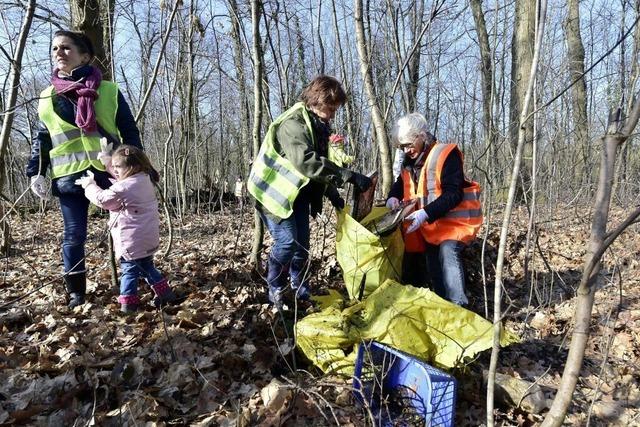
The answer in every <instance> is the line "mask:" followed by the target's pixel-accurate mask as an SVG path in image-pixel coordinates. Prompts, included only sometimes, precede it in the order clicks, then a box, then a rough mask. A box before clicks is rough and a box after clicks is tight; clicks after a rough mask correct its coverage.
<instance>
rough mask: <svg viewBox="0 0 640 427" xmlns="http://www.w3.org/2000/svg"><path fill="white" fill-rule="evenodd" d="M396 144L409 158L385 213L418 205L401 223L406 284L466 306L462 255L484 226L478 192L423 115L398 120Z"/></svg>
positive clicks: (455, 152) (452, 148)
mask: <svg viewBox="0 0 640 427" xmlns="http://www.w3.org/2000/svg"><path fill="white" fill-rule="evenodd" d="M393 139H394V142H395V143H396V145H397V146H398V147H399V148H401V149H402V150H403V151H404V154H405V156H404V157H405V158H404V161H403V163H402V170H401V172H400V175H399V176H398V178H397V180H396V181H395V183H394V184H393V186H392V187H391V191H390V192H389V196H388V198H387V207H388V208H390V209H394V208H396V207H398V206H400V204H401V201H403V202H407V201H409V200H414V199H417V200H418V203H417V205H416V206H417V208H416V211H414V212H413V213H412V214H410V215H409V216H407V218H406V219H405V222H404V223H403V236H404V241H405V256H404V261H403V281H404V282H405V283H410V284H413V285H416V286H424V285H426V284H427V281H430V282H431V283H430V284H431V286H432V288H433V289H434V291H435V292H436V293H437V294H438V295H440V296H441V297H443V298H446V299H448V300H449V301H451V302H453V303H455V304H458V305H461V306H466V305H467V304H468V302H469V301H468V299H467V296H466V295H465V290H464V270H463V266H462V258H461V253H462V250H463V249H464V247H465V246H466V245H467V244H468V243H469V242H471V241H472V240H473V239H474V238H475V236H476V234H477V233H478V230H479V229H480V226H481V225H482V209H481V204H480V186H479V185H478V183H477V182H474V181H470V180H468V179H466V178H465V176H464V167H463V157H462V153H461V152H460V149H459V148H458V146H457V145H456V144H444V143H440V142H438V141H437V140H436V138H435V136H434V135H433V134H431V133H430V132H429V130H428V127H427V121H426V119H425V118H424V116H423V115H422V114H420V113H411V114H408V115H406V116H404V117H402V118H400V119H399V120H398V122H397V123H396V125H395V126H394V128H393ZM425 258H426V259H425ZM429 279H430V280H429Z"/></svg>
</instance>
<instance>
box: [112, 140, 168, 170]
mask: <svg viewBox="0 0 640 427" xmlns="http://www.w3.org/2000/svg"><path fill="white" fill-rule="evenodd" d="M116 157H117V158H118V159H120V160H122V165H123V166H124V167H126V168H128V169H127V172H126V173H125V176H124V177H123V178H128V177H130V176H131V175H135V174H137V173H138V172H145V173H147V174H149V176H153V174H154V173H157V172H155V169H153V166H151V161H150V160H149V158H148V157H147V155H146V154H145V153H144V151H142V150H141V149H139V148H137V147H134V146H133V145H126V144H123V145H121V146H119V147H118V148H117V149H116V151H115V152H114V153H113V156H112V159H115V158H116Z"/></svg>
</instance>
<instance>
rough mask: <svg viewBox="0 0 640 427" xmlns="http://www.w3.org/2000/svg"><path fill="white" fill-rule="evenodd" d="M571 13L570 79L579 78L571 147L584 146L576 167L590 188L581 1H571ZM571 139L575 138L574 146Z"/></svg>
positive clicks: (573, 96) (568, 30)
mask: <svg viewBox="0 0 640 427" xmlns="http://www.w3.org/2000/svg"><path fill="white" fill-rule="evenodd" d="M567 8H568V14H567V19H566V21H565V32H566V35H567V55H568V58H567V59H568V61H569V80H570V81H572V82H573V81H575V80H577V79H579V80H578V81H577V82H576V83H575V84H574V85H573V87H572V88H571V106H572V115H573V127H574V132H573V136H574V138H570V140H569V141H568V143H569V144H571V145H574V146H575V145H578V146H580V147H582V168H575V174H576V178H577V179H579V180H582V182H583V184H582V186H583V187H585V188H588V187H589V183H590V182H591V179H590V176H591V171H590V168H588V165H589V162H590V159H591V141H590V140H589V126H588V122H587V83H586V81H585V79H584V77H583V75H584V46H583V44H582V37H581V35H580V7H579V1H578V0H569V1H568V2H567ZM571 139H573V144H572V141H571Z"/></svg>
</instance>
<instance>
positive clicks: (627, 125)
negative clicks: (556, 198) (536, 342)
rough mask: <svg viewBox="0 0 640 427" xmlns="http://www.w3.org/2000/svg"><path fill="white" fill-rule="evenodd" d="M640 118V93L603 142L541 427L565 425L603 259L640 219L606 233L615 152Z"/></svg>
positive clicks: (617, 115) (613, 117)
mask: <svg viewBox="0 0 640 427" xmlns="http://www.w3.org/2000/svg"><path fill="white" fill-rule="evenodd" d="M638 118H640V93H638V94H636V100H635V105H634V106H633V111H631V114H630V115H629V117H628V118H627V119H626V120H625V118H624V114H623V112H622V110H621V109H618V110H617V111H615V112H614V113H613V114H611V115H610V117H609V126H608V130H607V133H606V135H605V136H604V137H603V138H602V145H603V147H602V155H601V157H600V174H599V175H600V176H599V179H598V189H597V192H596V197H595V203H594V214H593V220H592V222H591V235H590V237H589V247H588V250H587V254H586V257H585V262H584V267H583V270H582V278H581V280H580V286H579V287H578V296H577V299H576V311H575V315H574V321H575V327H574V329H573V334H572V338H571V345H570V346H569V354H568V355H567V361H566V363H565V365H564V371H563V373H562V379H561V380H560V385H559V386H558V392H557V393H556V397H555V399H554V400H553V404H552V405H551V409H550V410H549V413H548V414H547V416H546V418H545V419H544V422H543V423H542V426H543V427H550V426H560V425H562V422H563V421H564V418H565V415H566V413H567V409H568V408H569V404H570V403H571V400H572V398H573V392H574V390H575V388H576V384H577V382H578V376H579V375H580V369H581V367H582V361H583V360H584V351H585V348H586V346H587V341H588V339H589V330H590V325H591V311H592V309H593V301H594V298H595V293H596V283H597V281H598V276H599V273H600V268H601V264H600V260H601V258H602V255H603V254H604V252H605V250H606V249H607V248H608V247H609V246H610V245H611V244H612V243H613V241H614V240H615V239H616V237H618V235H619V234H620V233H621V232H622V231H624V229H625V228H626V227H627V226H629V225H630V224H631V223H632V222H633V221H635V219H636V218H638V216H640V209H636V210H635V211H634V212H633V213H632V214H631V215H630V216H629V217H628V218H627V219H626V220H625V221H624V222H623V223H622V224H621V225H620V226H618V227H617V228H616V229H615V230H613V231H612V232H610V233H607V222H608V219H609V208H610V203H611V195H612V192H611V190H612V186H613V173H614V169H615V161H616V151H617V150H618V147H619V146H620V145H622V144H623V143H624V142H625V141H626V140H627V139H628V138H629V136H630V135H631V133H632V132H633V130H634V129H635V127H636V125H637V123H638Z"/></svg>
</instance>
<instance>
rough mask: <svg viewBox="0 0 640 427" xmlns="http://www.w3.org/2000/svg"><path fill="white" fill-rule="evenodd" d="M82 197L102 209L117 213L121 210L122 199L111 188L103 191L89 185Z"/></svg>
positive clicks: (93, 185)
mask: <svg viewBox="0 0 640 427" xmlns="http://www.w3.org/2000/svg"><path fill="white" fill-rule="evenodd" d="M112 188H113V187H112ZM84 195H85V196H86V197H87V199H89V201H90V202H91V203H93V204H94V205H96V206H98V207H100V208H102V209H106V210H108V211H111V212H117V211H119V210H121V209H122V208H123V206H122V199H120V196H118V193H116V192H115V191H113V190H112V189H111V188H109V189H106V190H103V189H102V188H100V187H98V186H97V185H95V184H89V185H88V186H87V188H85V189H84Z"/></svg>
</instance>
